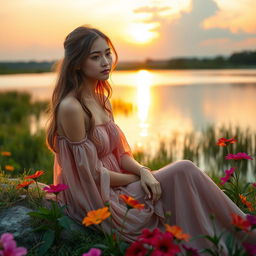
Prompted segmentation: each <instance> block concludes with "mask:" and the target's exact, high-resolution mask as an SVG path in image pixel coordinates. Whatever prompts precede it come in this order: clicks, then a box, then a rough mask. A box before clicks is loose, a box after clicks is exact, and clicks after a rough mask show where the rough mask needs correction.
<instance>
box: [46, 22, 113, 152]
mask: <svg viewBox="0 0 256 256" xmlns="http://www.w3.org/2000/svg"><path fill="white" fill-rule="evenodd" d="M99 37H101V38H103V39H105V40H106V41H107V43H108V45H109V47H110V48H111V49H112V51H113V52H114V54H115V61H114V63H113V65H112V69H111V71H113V70H114V68H115V67H116V64H117V60H118V55H117V52H116V50H115V48H114V45H113V44H112V42H111V40H110V39H109V38H108V37H107V36H106V35H105V34H104V33H102V32H101V31H99V30H98V29H96V28H92V27H91V26H89V25H83V26H80V27H78V28H76V29H74V30H73V31H72V32H71V33H69V34H68V35H67V37H66V38H65V41H64V50H65V55H64V58H63V59H62V60H61V61H60V62H59V63H58V64H57V65H56V67H55V69H56V71H57V72H58V78H57V81H56V84H55V87H54V90H53V94H52V98H51V102H50V104H49V106H48V109H47V114H49V118H48V121H47V128H46V145H47V147H48V148H49V149H50V150H51V151H52V152H55V153H56V152H57V150H56V148H55V142H56V132H57V111H58V107H59V104H60V102H61V101H62V100H63V99H64V98H65V96H66V95H67V94H68V93H69V92H70V91H73V92H74V96H75V98H76V99H77V100H78V101H79V102H80V104H81V106H82V108H83V109H84V111H85V113H87V115H88V116H89V119H90V122H89V126H88V137H90V138H91V139H92V140H93V141H94V142H95V143H99V142H98V141H97V139H96V138H95V136H94V128H95V120H94V117H93V115H92V113H91V111H90V110H89V108H88V107H87V106H86V104H85V103H84V100H83V99H82V93H81V92H82V84H83V81H84V78H85V75H84V73H83V72H82V70H81V69H78V67H80V66H81V65H82V63H83V61H84V60H85V58H87V57H88V56H89V53H90V50H91V47H92V45H93V43H94V41H95V40H96V39H97V38H99ZM95 93H96V94H97V96H98V97H99V100H100V103H101V105H102V106H103V108H104V109H105V110H107V111H108V112H109V113H110V112H111V111H110V109H109V108H108V107H107V104H106V102H107V100H108V99H109V98H110V97H111V94H112V88H111V86H110V84H109V83H108V81H100V80H98V82H97V85H96V89H95ZM105 94H106V95H105Z"/></svg>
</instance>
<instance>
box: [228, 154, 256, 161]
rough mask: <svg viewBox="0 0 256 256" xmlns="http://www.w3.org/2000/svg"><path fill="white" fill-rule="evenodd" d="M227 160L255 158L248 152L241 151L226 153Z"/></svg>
mask: <svg viewBox="0 0 256 256" xmlns="http://www.w3.org/2000/svg"><path fill="white" fill-rule="evenodd" d="M226 159H227V160H242V159H247V160H253V158H252V157H251V156H249V155H247V154H246V153H242V152H239V153H237V154H227V155H226Z"/></svg>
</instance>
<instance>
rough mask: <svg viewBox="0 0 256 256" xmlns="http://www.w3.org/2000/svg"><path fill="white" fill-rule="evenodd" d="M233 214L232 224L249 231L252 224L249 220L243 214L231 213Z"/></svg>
mask: <svg viewBox="0 0 256 256" xmlns="http://www.w3.org/2000/svg"><path fill="white" fill-rule="evenodd" d="M231 215H232V224H233V225H234V226H236V227H237V228H238V229H241V230H244V231H246V232H248V231H249V228H250V227H251V224H250V222H249V221H248V220H246V219H243V218H242V217H241V216H239V215H237V214H235V213H231Z"/></svg>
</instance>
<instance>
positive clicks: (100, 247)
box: [93, 244, 108, 250]
mask: <svg viewBox="0 0 256 256" xmlns="http://www.w3.org/2000/svg"><path fill="white" fill-rule="evenodd" d="M93 248H99V249H102V250H106V249H108V246H106V245H105V244H94V245H93Z"/></svg>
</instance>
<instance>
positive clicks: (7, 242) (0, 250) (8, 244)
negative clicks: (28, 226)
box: [0, 233, 27, 256]
mask: <svg viewBox="0 0 256 256" xmlns="http://www.w3.org/2000/svg"><path fill="white" fill-rule="evenodd" d="M26 254H27V249H26V248H24V247H16V242H15V240H14V237H13V235H12V234H10V233H4V234H2V235H1V237H0V255H1V256H23V255H26Z"/></svg>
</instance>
